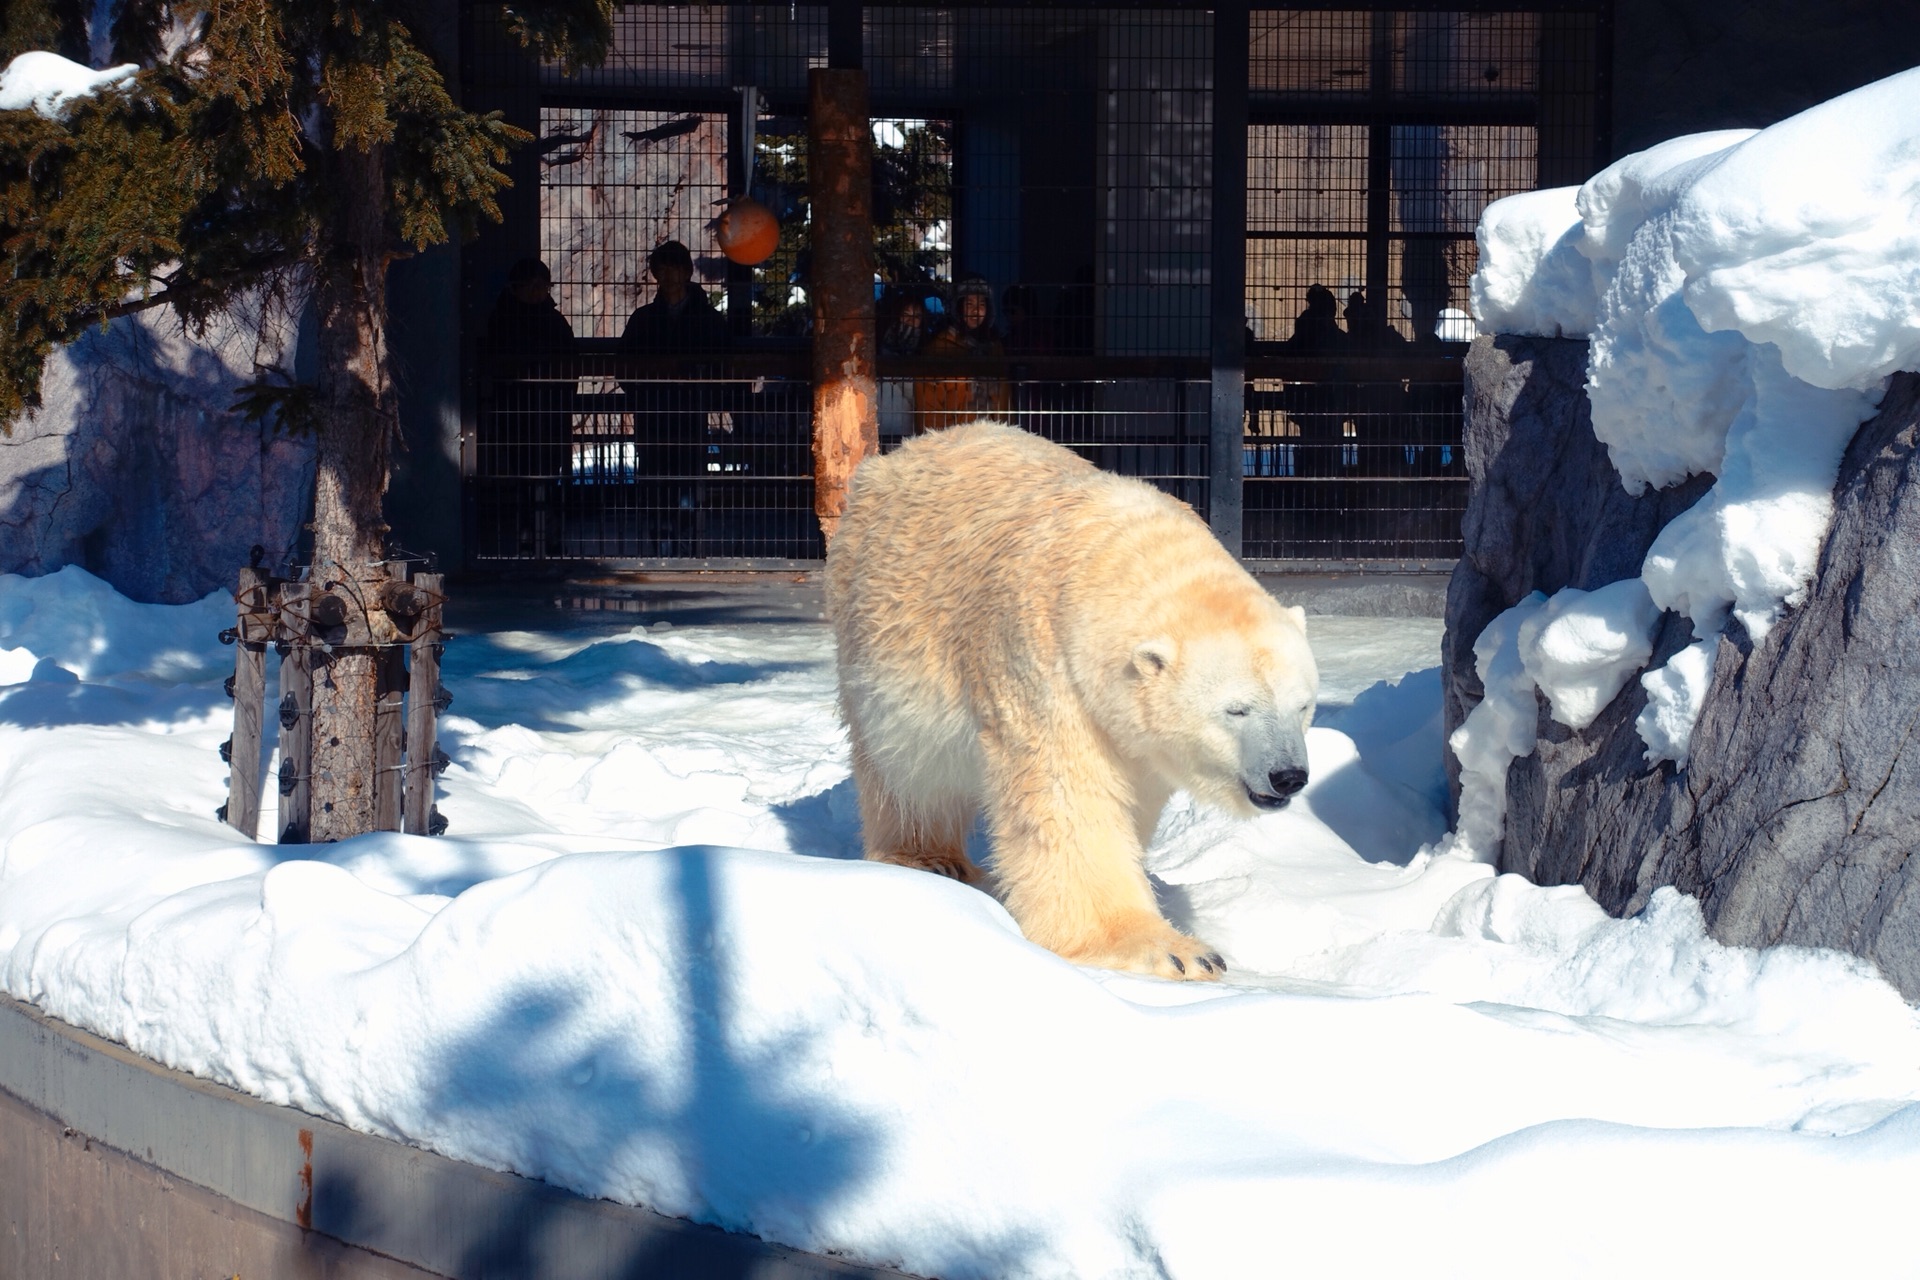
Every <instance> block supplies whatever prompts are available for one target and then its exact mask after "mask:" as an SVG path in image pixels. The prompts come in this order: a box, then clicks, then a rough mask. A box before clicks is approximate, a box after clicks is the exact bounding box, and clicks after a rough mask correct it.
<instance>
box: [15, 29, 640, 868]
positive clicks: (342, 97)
mask: <svg viewBox="0 0 1920 1280" xmlns="http://www.w3.org/2000/svg"><path fill="white" fill-rule="evenodd" d="M430 3H431V0H117V2H114V3H109V4H106V5H101V4H98V3H97V2H96V0H0V60H6V61H10V60H11V59H12V58H13V57H14V56H15V55H17V54H19V53H22V52H25V51H28V50H30V49H44V50H48V51H50V52H55V53H60V54H62V55H63V56H66V57H69V58H72V59H73V60H75V61H79V62H86V61H88V54H89V52H90V51H91V50H92V49H93V48H95V47H107V48H110V49H111V50H112V54H113V59H114V61H116V62H134V63H137V64H138V65H139V66H140V68H141V69H140V71H139V73H138V74H137V75H136V76H135V77H134V78H133V79H132V81H131V82H130V83H129V84H128V85H126V86H125V87H122V88H118V89H114V90H109V91H104V92H101V93H99V94H96V95H93V96H91V97H87V98H83V99H80V100H78V101H76V102H74V103H72V104H70V105H69V106H68V107H66V108H65V109H64V110H63V111H61V112H58V113H56V116H55V118H48V117H47V116H43V115H41V114H39V113H37V112H34V111H0V252H3V253H4V254H5V256H6V271H5V274H4V278H0V423H4V422H9V421H11V420H12V419H13V417H14V416H15V415H16V414H18V413H19V411H20V410H21V409H23V408H25V407H28V406H31V405H33V404H35V403H37V400H38V394H39V386H40V376H41V370H42V367H43V365H44V363H45V361H46V358H47V356H48V355H49V354H50V353H51V352H52V351H53V349H54V348H56V347H57V346H59V345H61V344H63V343H65V342H69V341H71V340H72V339H74V338H75V337H77V336H79V335H80V334H81V333H82V332H83V331H84V330H85V329H86V328H87V326H89V325H94V324H102V323H105V322H106V321H108V320H111V319H112V318H114V317H115V316H119V315H125V314H128V313H130V312H133V311H137V310H142V309H145V308H148V307H155V306H170V307H172V308H173V309H174V310H175V311H176V312H177V313H178V314H179V315H180V316H181V317H182V318H183V319H184V320H185V321H187V322H188V323H189V324H190V325H191V324H194V323H198V322H204V321H205V320H206V319H207V318H208V317H210V316H211V315H213V314H215V313H216V312H218V311H220V310H221V309H223V308H224V307H226V306H227V305H229V304H230V303H232V302H233V301H235V300H236V299H237V298H238V297H239V296H240V295H241V294H242V293H245V292H247V291H249V290H253V289H258V288H262V287H283V288H297V289H303V290H307V291H310V296H311V298H312V302H313V306H314V313H315V316H316V318H317V323H318V332H319V361H318V372H317V375H316V378H315V382H314V385H313V386H312V387H310V388H285V389H284V390H283V393H282V394H281V395H280V397H279V398H280V405H279V407H280V408H281V409H282V410H284V411H287V412H285V413H283V421H287V422H289V423H290V424H292V425H298V424H299V423H300V422H304V423H306V424H308V425H310V426H311V428H312V429H313V430H314V431H315V433H316V454H317V458H318V467H317V474H316V479H315V495H314V521H313V529H314V564H315V572H316V575H317V576H321V575H323V576H324V577H325V578H326V579H327V580H330V581H335V582H338V583H340V584H341V589H342V590H343V591H344V592H346V593H347V594H348V595H350V596H351V595H353V594H354V593H355V590H356V587H357V585H358V584H359V583H360V582H361V581H362V580H363V578H364V575H365V574H366V573H367V571H368V569H369V567H370V566H372V565H373V564H375V563H376V562H378V561H379V560H381V559H382V557H383V554H384V551H385V546H384V543H385V535H386V533H387V529H386V526H385V524H384V522H383V519H382V515H381V506H382V499H383V498H384V495H385V493H386V487H387V474H388V450H389V446H390V443H391V441H392V439H393V437H394V435H395V433H396V431H397V419H396V412H395V402H394V390H393V377H392V371H391V369H390V367H389V358H388V353H387V346H386V326H387V300H386V273H387V266H388V264H389V262H391V261H392V260H393V258H395V257H396V256H399V255H401V254H404V253H406V252H409V251H414V250H418V249H422V248H425V247H427V246H429V245H433V244H437V243H440V242H443V241H445V240H447V239H449V238H450V237H453V236H458V235H462V234H464V233H466V232H467V231H468V230H469V229H471V228H472V227H473V226H474V225H475V224H476V223H477V222H478V221H479V220H480V219H483V218H490V219H494V220H498V218H499V216H500V211H499V208H498V205H497V204H496V202H495V197H496V195H497V193H498V192H499V191H500V190H501V189H502V188H503V187H504V186H506V185H507V178H506V175H505V173H504V172H503V171H502V169H501V165H502V162H503V161H504V160H505V159H506V156H507V153H508V149H509V148H511V147H513V146H516V145H519V144H521V143H524V142H526V141H528V140H529V139H528V137H527V135H526V134H525V133H523V132H522V131H520V130H518V129H515V128H513V127H511V126H509V125H507V124H506V123H505V122H504V121H503V120H501V119H500V117H499V115H498V113H493V114H489V115H478V114H474V113H472V112H467V111H463V110H461V109H460V108H459V107H458V106H457V105H456V104H455V103H454V101H453V99H452V97H451V96H450V95H449V94H448V92H447V87H446V82H445V80H444V78H443V77H442V75H441V73H440V70H439V67H438V66H437V65H436V62H435V60H434V57H433V54H432V52H431V51H430V50H429V48H428V47H427V46H426V45H425V44H424V43H423V42H422V40H421V39H420V37H419V35H418V32H420V31H423V30H425V29H426V24H425V23H424V22H423V21H422V19H424V18H425V17H426V16H427V14H426V10H427V9H428V7H429V4H430ZM508 20H509V23H510V25H511V27H512V29H513V30H514V31H515V32H516V34H517V35H518V36H519V37H520V38H521V39H522V40H523V41H524V42H525V43H526V44H527V45H528V46H529V47H531V48H532V49H534V50H535V51H536V52H537V53H538V54H540V55H541V56H543V57H548V58H555V59H558V60H560V61H562V62H564V63H568V64H578V63H582V62H593V61H597V60H598V59H599V58H600V57H601V56H603V55H604V53H605V50H606V48H607V45H608V42H609V40H610V39H611V34H612V0H548V2H545V3H542V2H541V0H533V2H532V3H525V4H520V5H517V6H514V7H512V8H511V9H509V11H508ZM99 23H105V24H106V26H107V29H106V30H104V31H103V30H101V29H100V28H99V26H98V25H96V24H99ZM273 398H274V397H273V395H272V394H271V393H270V392H267V391H262V392H261V394H260V395H258V396H256V398H255V402H256V405H258V404H260V403H262V402H263V401H265V400H271V399H273ZM296 405H297V406H298V407H299V409H300V412H299V413H298V414H297V415H296V414H294V413H292V412H291V411H292V410H293V409H294V408H295V406H296ZM296 418H297V419H298V422H296V421H294V420H295V419H296ZM374 690H375V683H374V661H373V658H372V657H371V655H367V654H342V655H338V656H337V657H336V659H335V660H334V661H333V662H331V663H330V664H329V665H328V666H327V668H326V671H325V674H324V676H322V677H321V678H317V679H316V681H315V689H314V708H313V739H314V779H313V793H312V794H313V818H314V821H313V838H314V839H315V840H330V839H339V838H342V837H345V836H350V835H357V834H360V833H361V832H364V831H368V830H371V829H372V826H373V777H374V766H373V758H374V757H373V704H374Z"/></svg>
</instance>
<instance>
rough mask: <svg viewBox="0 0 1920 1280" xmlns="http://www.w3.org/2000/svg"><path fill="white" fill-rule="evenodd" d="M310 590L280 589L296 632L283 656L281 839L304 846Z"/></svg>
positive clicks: (309, 792)
mask: <svg viewBox="0 0 1920 1280" xmlns="http://www.w3.org/2000/svg"><path fill="white" fill-rule="evenodd" d="M311 593H312V588H311V587H310V586H309V585H308V584H307V583H304V582H289V583H287V584H286V586H285V587H283V588H282V589H281V593H280V606H281V609H280V611H281V616H282V619H283V620H284V622H285V623H286V625H287V629H288V630H289V631H290V632H292V633H293V634H292V635H291V637H290V639H291V646H290V647H289V648H288V649H287V653H286V656H285V657H283V658H281V659H280V843H281V844H306V843H307V842H308V840H309V839H310V838H311V837H312V834H313V672H312V668H311V665H310V662H309V655H310V653H311V650H310V649H309V648H308V647H307V645H308V642H309V640H310V639H311V635H312V632H311V623H310V622H309V620H308V618H307V600H308V597H309V595H310V594H311Z"/></svg>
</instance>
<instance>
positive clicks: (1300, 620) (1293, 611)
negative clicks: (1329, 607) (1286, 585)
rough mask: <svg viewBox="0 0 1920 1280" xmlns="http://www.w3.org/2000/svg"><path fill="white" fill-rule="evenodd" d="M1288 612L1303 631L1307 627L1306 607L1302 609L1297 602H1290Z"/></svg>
mask: <svg viewBox="0 0 1920 1280" xmlns="http://www.w3.org/2000/svg"><path fill="white" fill-rule="evenodd" d="M1286 613H1287V616H1288V617H1290V618H1292V619H1293V624H1294V625H1295V626H1297V627H1299V628H1300V629H1301V630H1302V631H1305V630H1306V629H1307V611H1306V610H1305V609H1302V608H1301V607H1300V606H1299V605H1297V604H1290V605H1288V606H1287V608H1286Z"/></svg>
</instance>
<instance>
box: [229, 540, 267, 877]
mask: <svg viewBox="0 0 1920 1280" xmlns="http://www.w3.org/2000/svg"><path fill="white" fill-rule="evenodd" d="M266 584H267V575H266V574H265V572H263V571H262V570H259V569H242V570H241V571H240V585H239V587H238V589H237V590H235V592H234V593H233V598H234V603H235V606H236V608H237V610H238V615H239V621H238V622H237V624H236V625H235V627H234V642H233V649H234V655H233V737H231V738H229V739H228V740H227V752H228V760H227V763H228V767H229V772H228V775H227V804H226V819H227V821H228V822H229V823H231V824H232V825H233V827H234V829H235V830H237V831H239V832H241V833H242V834H244V835H245V836H247V837H248V838H249V839H252V838H253V837H254V835H255V832H256V831H257V829H258V827H259V825H260V719H261V713H262V711H263V710H264V708H265V704H266V698H267V640H268V639H269V638H270V637H271V635H272V625H271V622H270V620H269V614H268V610H267V585H266Z"/></svg>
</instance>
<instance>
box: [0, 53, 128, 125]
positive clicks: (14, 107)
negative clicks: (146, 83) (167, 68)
mask: <svg viewBox="0 0 1920 1280" xmlns="http://www.w3.org/2000/svg"><path fill="white" fill-rule="evenodd" d="M139 71H140V68H139V66H137V65H136V64H134V63H131V62H129V63H125V64H123V65H121V66H118V67H108V68H107V69H106V70H104V71H95V70H93V68H91V67H86V66H82V65H81V64H80V63H78V62H69V61H68V60H67V59H65V58H63V57H61V56H60V55H59V54H57V53H40V52H31V53H23V54H20V55H19V56H18V57H16V58H14V60H13V61H12V62H9V63H8V64H7V67H6V70H5V71H0V111H37V112H39V113H40V114H41V115H43V116H45V117H46V118H47V119H49V120H58V119H60V118H61V116H63V115H65V114H66V111H67V108H68V107H70V106H72V105H73V103H74V102H76V101H77V100H79V99H81V98H85V97H90V96H92V95H93V94H96V93H99V92H101V91H102V90H105V89H112V88H116V87H118V86H119V85H122V84H124V83H126V82H127V81H129V80H131V79H132V78H133V77H134V76H135V75H137V74H139Z"/></svg>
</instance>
